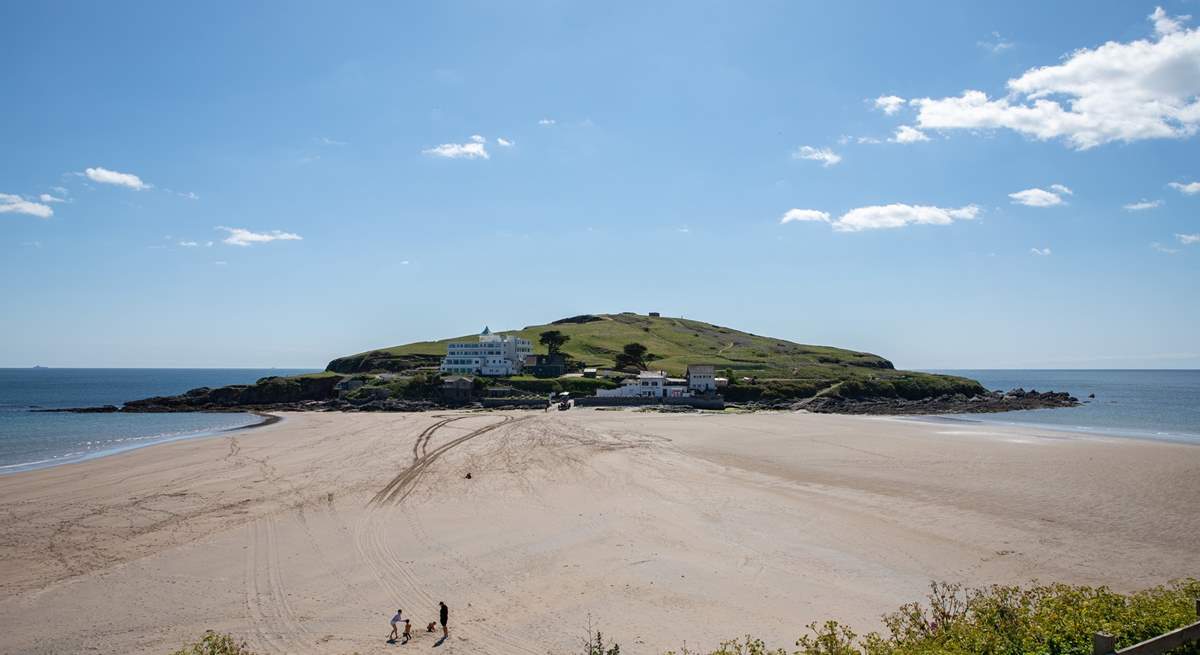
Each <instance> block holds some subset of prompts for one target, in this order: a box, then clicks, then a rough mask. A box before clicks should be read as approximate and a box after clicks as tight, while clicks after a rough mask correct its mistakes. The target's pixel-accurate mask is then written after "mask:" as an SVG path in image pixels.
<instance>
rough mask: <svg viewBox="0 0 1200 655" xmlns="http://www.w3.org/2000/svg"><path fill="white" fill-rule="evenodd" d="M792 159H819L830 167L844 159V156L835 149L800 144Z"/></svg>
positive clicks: (823, 164) (822, 163)
mask: <svg viewBox="0 0 1200 655" xmlns="http://www.w3.org/2000/svg"><path fill="white" fill-rule="evenodd" d="M792 159H809V160H812V161H819V162H821V165H822V166H825V167H829V166H833V165H834V164H836V163H838V162H840V161H842V156H841V155H839V154H837V153H836V152H834V151H833V150H830V149H829V148H814V147H812V146H800V148H799V149H798V150H796V152H793V153H792Z"/></svg>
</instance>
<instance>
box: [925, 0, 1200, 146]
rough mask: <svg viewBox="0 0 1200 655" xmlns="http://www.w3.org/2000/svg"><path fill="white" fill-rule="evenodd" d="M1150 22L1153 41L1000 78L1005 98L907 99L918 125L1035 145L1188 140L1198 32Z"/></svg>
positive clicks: (1196, 113)
mask: <svg viewBox="0 0 1200 655" xmlns="http://www.w3.org/2000/svg"><path fill="white" fill-rule="evenodd" d="M1160 15H1161V18H1160ZM1150 18H1151V19H1152V20H1154V22H1155V25H1156V38H1154V39H1139V40H1135V41H1131V42H1129V43H1120V42H1116V41H1109V42H1108V43H1105V44H1104V45H1101V46H1099V47H1097V48H1095V49H1088V48H1081V49H1079V50H1076V51H1075V52H1072V53H1070V54H1069V55H1067V56H1066V57H1065V58H1064V59H1063V60H1062V61H1061V62H1060V63H1058V64H1054V65H1050V66H1042V67H1039V68H1031V69H1029V70H1027V71H1025V73H1024V74H1022V75H1021V76H1020V77H1017V78H1013V79H1010V80H1008V83H1007V87H1008V93H1007V94H1006V95H1005V96H1002V97H997V98H994V99H992V98H989V97H988V96H987V94H986V93H984V92H982V91H977V90H966V91H963V93H962V95H960V96H956V97H948V98H940V99H933V98H921V99H917V100H913V101H912V104H914V105H916V106H917V108H918V116H917V123H918V126H919V127H922V128H926V129H941V130H950V129H1001V128H1003V129H1010V130H1014V131H1016V132H1019V133H1021V134H1024V135H1026V136H1030V137H1033V138H1036V139H1040V140H1051V139H1064V140H1066V141H1067V143H1068V144H1070V146H1071V147H1073V148H1076V149H1079V150H1084V149H1087V148H1093V147H1095V146H1099V145H1102V144H1105V143H1110V142H1112V141H1127V142H1128V141H1139V140H1143V139H1163V138H1176V139H1178V138H1185V137H1189V136H1192V135H1193V134H1195V133H1196V132H1197V130H1198V129H1200V74H1197V61H1198V59H1200V30H1197V29H1191V30H1188V29H1184V28H1183V27H1182V26H1181V25H1180V24H1179V20H1172V19H1168V18H1166V16H1165V14H1161V10H1156V11H1155V13H1154V14H1152V15H1151V16H1150ZM1180 20H1181V18H1180ZM1164 21H1165V22H1164ZM1163 30H1167V31H1163Z"/></svg>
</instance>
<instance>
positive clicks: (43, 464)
mask: <svg viewBox="0 0 1200 655" xmlns="http://www.w3.org/2000/svg"><path fill="white" fill-rule="evenodd" d="M214 413H216V412H214ZM225 413H230V414H232V413H234V412H225ZM238 413H242V414H249V415H253V416H257V417H258V418H259V419H261V420H259V421H258V422H256V423H250V424H247V425H237V426H234V427H229V428H215V429H208V430H201V431H199V432H196V433H192V434H182V435H176V436H173V437H167V438H163V439H154V440H150V439H152V436H150V437H143V438H146V439H148V441H147V442H146V443H140V444H132V445H126V446H117V447H113V448H105V449H102V450H97V451H94V452H90V453H86V454H84V455H82V456H81V457H78V458H75V459H69V460H65V461H56V460H57V457H52V458H50V459H44V460H38V461H34V462H20V463H17V464H5V465H0V477H7V476H11V475H19V474H21V473H30V472H33V471H44V470H48V469H56V468H60V467H63V466H72V465H75V464H84V463H87V462H92V461H96V460H102V459H107V458H109V457H115V456H118V455H125V454H128V453H133V452H136V451H139V450H143V449H145V448H153V447H154V446H163V445H167V444H172V443H178V442H181V441H191V440H193V439H207V438H210V437H218V436H221V435H224V434H228V433H232V432H240V431H244V430H250V429H253V428H262V427H266V426H268V425H273V424H275V423H279V422H280V421H282V420H283V417H282V416H276V415H275V414H270V413H267V412H260V411H246V412H238ZM59 457H62V456H59Z"/></svg>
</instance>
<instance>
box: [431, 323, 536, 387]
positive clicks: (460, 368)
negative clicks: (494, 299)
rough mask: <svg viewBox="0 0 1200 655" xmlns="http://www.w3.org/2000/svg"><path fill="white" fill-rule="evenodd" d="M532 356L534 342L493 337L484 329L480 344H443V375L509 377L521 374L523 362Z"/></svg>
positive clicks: (514, 338)
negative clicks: (444, 348) (444, 351)
mask: <svg viewBox="0 0 1200 655" xmlns="http://www.w3.org/2000/svg"><path fill="white" fill-rule="evenodd" d="M531 354H533V342H532V341H530V340H528V339H522V338H520V337H514V336H510V335H507V334H492V331H491V330H489V329H488V328H487V327H486V326H485V327H484V328H483V332H480V333H479V341H477V342H470V341H456V342H451V343H448V344H446V356H445V357H443V358H442V364H441V366H440V367H439V369H440V370H441V372H442V373H456V374H477V375H487V376H508V375H516V374H518V373H520V372H521V367H522V366H523V365H524V363H525V358H526V357H528V356H530V355H531Z"/></svg>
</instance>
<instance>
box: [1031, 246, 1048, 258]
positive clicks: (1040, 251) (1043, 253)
mask: <svg viewBox="0 0 1200 655" xmlns="http://www.w3.org/2000/svg"><path fill="white" fill-rule="evenodd" d="M1029 252H1030V253H1032V254H1034V255H1037V256H1038V257H1049V256H1050V254H1051V252H1050V249H1049V248H1030V249H1029Z"/></svg>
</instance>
